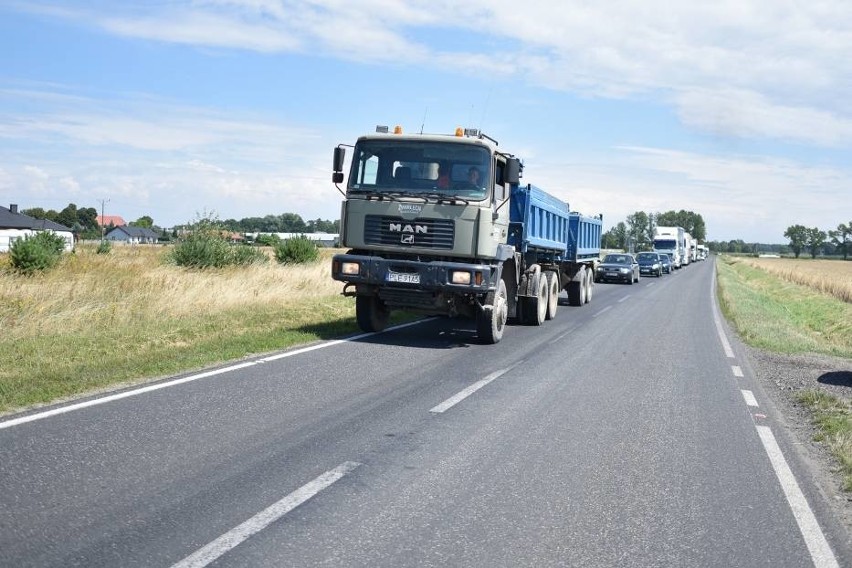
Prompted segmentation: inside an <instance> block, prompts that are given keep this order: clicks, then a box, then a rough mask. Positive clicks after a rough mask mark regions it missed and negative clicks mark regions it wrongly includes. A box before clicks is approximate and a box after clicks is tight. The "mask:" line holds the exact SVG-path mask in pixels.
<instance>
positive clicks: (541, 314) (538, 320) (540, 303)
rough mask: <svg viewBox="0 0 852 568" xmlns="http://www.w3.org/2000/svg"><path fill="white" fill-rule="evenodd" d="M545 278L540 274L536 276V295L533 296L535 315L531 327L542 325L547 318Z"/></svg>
mask: <svg viewBox="0 0 852 568" xmlns="http://www.w3.org/2000/svg"><path fill="white" fill-rule="evenodd" d="M547 297H548V292H547V276H545V274H544V273H540V274H539V275H538V286H536V294H535V307H536V311H535V315H534V316H533V317H534V319H533V321H532V322H530V323H532V325H541V324H543V323H544V320H545V319H546V318H547V299H548V298H547Z"/></svg>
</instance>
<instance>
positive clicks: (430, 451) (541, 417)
mask: <svg viewBox="0 0 852 568" xmlns="http://www.w3.org/2000/svg"><path fill="white" fill-rule="evenodd" d="M713 287H714V274H713V265H712V261H706V262H699V263H695V264H693V265H691V266H689V267H686V268H684V269H682V270H680V271H677V272H676V273H674V274H672V275H667V276H663V277H662V278H648V277H643V278H642V280H641V281H640V282H639V283H638V284H635V285H630V286H628V285H624V284H597V285H596V286H595V295H594V298H593V300H592V303H591V304H588V305H586V306H583V307H570V306H567V305H565V304H563V305H561V306H560V308H559V313H558V315H557V316H556V318H555V319H554V320H553V321H550V322H545V324H544V325H543V326H541V327H526V326H517V325H514V326H510V327H509V328H508V329H507V330H506V333H505V335H504V338H503V341H502V342H501V343H499V344H498V345H482V344H479V343H478V342H477V341H476V339H475V334H474V331H473V327H472V325H470V324H469V323H467V322H465V321H456V320H444V319H432V320H428V321H424V322H419V323H416V324H414V325H408V326H405V327H401V328H398V329H393V330H389V331H386V332H384V333H381V334H369V335H362V336H358V337H354V338H348V339H346V340H342V341H331V342H324V343H320V344H316V345H313V346H311V348H309V349H297V350H291V351H289V352H283V353H281V354H277V355H275V356H271V357H264V358H258V359H252V360H247V361H243V362H241V363H240V364H238V365H231V366H223V367H222V368H220V369H218V370H217V371H216V372H212V373H209V372H208V373H196V374H190V375H185V376H181V377H175V378H174V379H171V380H168V381H162V382H159V383H154V384H152V385H148V386H147V388H146V389H142V390H139V389H137V390H130V391H123V392H119V393H112V394H111V395H110V396H108V397H105V396H101V397H98V398H91V399H85V400H83V401H76V402H74V403H70V404H66V405H64V406H57V407H49V408H47V409H40V410H39V411H34V412H30V413H27V414H22V415H18V416H12V417H6V418H5V419H4V420H5V421H3V422H0V566H9V567H12V566H14V567H26V566H62V567H67V566H86V567H92V566H109V567H112V566H158V567H159V566H162V567H170V566H181V567H186V566H197V567H201V566H216V567H224V566H228V567H231V566H276V567H280V566H387V567H399V566H489V567H492V566H512V567H515V566H536V567H540V566H578V567H579V566H581V567H594V566H637V567H652V566H718V567H725V568H727V567H731V566H750V567H751V566H773V567H779V566H781V567H784V566H790V567H799V566H818V567H830V566H849V565H852V556H850V552H849V545H848V535H846V534H845V532H844V531H843V529H842V528H841V526H840V524H839V523H837V521H836V519H835V518H834V517H832V516H831V512H830V508H829V507H828V506H827V504H826V502H825V498H824V496H823V495H822V494H821V493H820V492H819V491H818V489H817V488H816V487H815V486H814V484H813V481H812V479H813V478H812V475H811V474H810V470H809V468H808V466H807V463H805V462H804V461H803V460H802V458H800V457H799V455H798V453H797V451H796V448H795V444H793V443H791V442H790V439H789V436H788V434H787V432H786V431H785V429H784V427H783V417H779V416H778V415H777V413H776V411H775V410H774V408H773V407H771V403H770V402H769V400H768V399H767V397H766V396H764V394H763V392H762V390H761V389H760V386H759V384H758V383H757V382H756V381H755V380H754V377H753V375H752V373H751V371H750V367H749V365H748V361H747V360H746V359H745V358H744V357H745V356H744V355H743V353H744V350H743V349H741V348H740V346H739V344H738V343H737V342H736V340H735V339H734V337H733V334H732V333H731V332H730V330H729V329H728V328H727V327H726V326H725V324H724V323H723V322H721V319H720V317H719V315H718V309H717V307H716V306H715V303H714V300H713V292H712V291H713Z"/></svg>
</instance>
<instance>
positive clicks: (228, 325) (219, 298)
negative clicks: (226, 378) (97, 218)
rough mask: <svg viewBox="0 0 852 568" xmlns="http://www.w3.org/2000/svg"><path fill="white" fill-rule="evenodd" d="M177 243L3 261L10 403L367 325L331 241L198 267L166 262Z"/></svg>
mask: <svg viewBox="0 0 852 568" xmlns="http://www.w3.org/2000/svg"><path fill="white" fill-rule="evenodd" d="M166 250H167V249H164V248H163V247H115V248H114V249H113V251H112V252H111V253H110V254H108V255H98V254H96V252H95V250H94V248H92V249H87V248H85V247H84V248H81V249H78V251H77V253H76V254H73V255H66V257H65V258H63V260H62V263H61V264H60V265H59V266H58V267H57V268H55V269H54V270H51V271H49V272H46V273H43V274H37V275H35V276H32V277H25V276H21V275H18V274H15V273H13V272H12V271H11V270H8V269H7V268H8V267H6V269H4V266H3V265H2V263H0V329H2V330H3V333H2V334H0V353H2V360H3V365H0V413H5V412H9V411H14V410H18V409H22V408H26V407H31V406H34V405H40V404H46V403H50V402H55V401H57V400H62V399H67V398H69V397H73V396H77V395H82V394H86V393H91V392H94V391H97V390H101V389H108V388H115V387H117V386H125V385H130V384H134V383H140V382H144V381H147V380H150V379H152V378H157V377H164V376H169V375H173V374H176V373H180V372H184V371H190V370H195V369H199V368H203V367H206V366H210V365H214V364H217V363H221V362H225V361H230V360H234V359H239V358H242V357H246V356H249V355H256V354H260V353H266V352H270V351H276V350H281V349H286V348H288V347H292V346H295V345H300V344H305V343H310V342H312V341H317V340H324V339H330V338H334V337H339V336H341V335H345V334H349V333H355V332H357V331H358V326H357V324H356V322H355V302H354V300H353V299H352V298H344V297H342V296H341V295H340V291H341V290H342V284H341V283H339V282H335V281H334V280H332V279H331V276H330V265H331V263H330V260H329V257H330V255H331V252H330V251H323V253H322V255H321V258H320V259H319V260H318V261H317V262H316V263H312V264H308V265H296V266H281V265H278V264H277V263H270V264H268V265H264V266H250V267H232V268H226V269H216V270H189V269H185V268H180V267H176V266H170V265H167V264H165V263H164V262H163V255H164V254H165V252H166ZM411 319H413V316H411V315H410V314H406V313H397V312H394V314H393V315H392V319H391V321H392V323H398V322H401V321H407V320H411Z"/></svg>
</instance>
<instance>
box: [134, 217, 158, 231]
mask: <svg viewBox="0 0 852 568" xmlns="http://www.w3.org/2000/svg"><path fill="white" fill-rule="evenodd" d="M129 225H130V226H131V227H144V228H146V229H150V228H151V227H153V226H154V220H153V219H152V218H151V217H149V216H148V215H143V216H142V217H139V218H138V219H136V220H135V221H131V222H130V223H129Z"/></svg>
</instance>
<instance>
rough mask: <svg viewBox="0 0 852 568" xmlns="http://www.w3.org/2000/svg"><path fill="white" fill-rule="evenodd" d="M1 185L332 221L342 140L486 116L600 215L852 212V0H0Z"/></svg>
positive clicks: (125, 205) (768, 239)
mask: <svg viewBox="0 0 852 568" xmlns="http://www.w3.org/2000/svg"><path fill="white" fill-rule="evenodd" d="M0 53H2V56H0V204H2V205H4V206H7V207H8V205H9V204H12V203H14V204H18V205H19V207H20V208H21V209H27V208H32V207H41V208H44V209H55V210H57V211H59V210H61V209H63V208H64V207H65V206H67V205H68V204H69V203H74V204H76V205H77V206H78V207H95V208H96V209H98V210H99V213H100V211H101V210H103V212H104V213H105V214H107V215H121V216H122V217H123V218H124V219H125V220H127V221H133V220H136V219H138V218H140V217H142V216H146V215H147V216H150V217H152V218H153V220H154V223H155V224H156V225H158V226H161V227H172V226H174V225H178V224H184V223H188V222H192V221H193V220H197V219H199V218H201V217H213V218H218V219H221V220H225V219H242V218H244V217H262V216H265V215H280V214H282V213H297V214H299V215H300V216H301V217H302V218H303V219H305V220H306V221H307V220H314V219H324V220H335V219H337V218H338V217H339V215H340V205H341V201H342V196H341V194H340V193H339V192H338V190H337V188H335V186H334V184H332V182H331V173H332V172H331V169H332V152H333V149H334V147H336V146H337V145H338V144H353V143H354V142H355V140H356V139H357V138H358V136H360V135H363V134H368V133H371V132H374V131H375V127H376V125H388V126H391V127H393V126H395V125H400V126H402V128H403V130H404V131H405V132H410V133H416V132H420V131H422V132H424V133H431V134H435V133H446V134H450V133H452V132H453V131H454V130H455V128H456V127H459V126H462V127H471V128H479V129H481V130H482V131H483V132H484V133H486V134H487V135H489V136H490V137H492V138H494V139H496V140H497V141H498V142H499V147H500V149H501V150H503V151H506V152H510V153H512V154H515V155H516V156H518V157H519V158H521V159H522V160H523V162H524V178H523V181H524V182H525V183H532V184H534V185H536V186H539V187H541V188H543V189H544V190H546V191H548V192H550V193H552V194H553V195H556V196H557V197H559V198H560V199H562V200H563V201H566V202H568V203H569V205H570V207H571V209H572V210H576V211H580V212H583V213H586V214H590V215H596V214H603V218H604V228H605V229H608V228H610V227H611V226H613V225H614V224H616V223H618V222H619V221H624V220H625V219H626V217H627V215H629V214H631V213H634V212H636V211H645V212H649V213H653V212H664V211H669V210H681V209H684V210H687V211H693V212H695V213H699V214H701V216H702V217H703V219H704V221H705V224H706V227H707V239H708V240H716V241H727V240H731V239H743V240H744V241H746V242H762V243H782V242H786V239H785V238H784V236H783V234H784V231H785V230H786V228H787V227H789V226H790V225H794V224H801V225H805V226H807V227H819V228H821V229H823V230H829V229H835V228H836V227H837V225H838V224H840V223H848V222H850V221H852V9H850V8H849V5H848V0H811V1H807V2H805V1H798V0H715V1H713V2H698V1H689V0H685V1H684V2H671V1H670V0H610V1H608V0H601V1H600V2H588V1H574V0H561V1H560V0H552V1H541V0H526V1H525V2H513V1H509V0H484V1H480V0H466V1H465V2H454V1H444V0H429V1H422V0H400V1H397V0H359V1H357V2H354V1H351V0H306V1H300V0H150V1H147V2H131V1H121V2H116V1H115V0H86V1H76V0H63V1H61V2H60V1H51V0H26V1H18V0H0Z"/></svg>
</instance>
